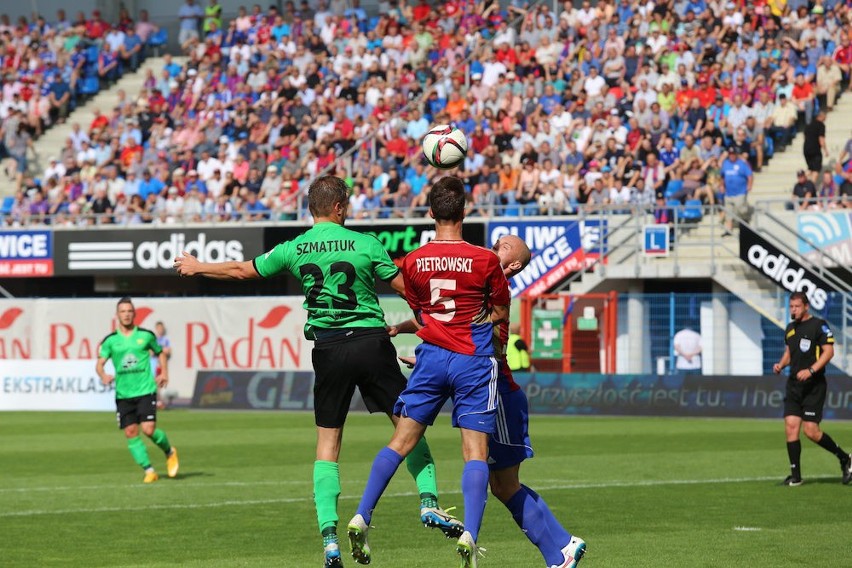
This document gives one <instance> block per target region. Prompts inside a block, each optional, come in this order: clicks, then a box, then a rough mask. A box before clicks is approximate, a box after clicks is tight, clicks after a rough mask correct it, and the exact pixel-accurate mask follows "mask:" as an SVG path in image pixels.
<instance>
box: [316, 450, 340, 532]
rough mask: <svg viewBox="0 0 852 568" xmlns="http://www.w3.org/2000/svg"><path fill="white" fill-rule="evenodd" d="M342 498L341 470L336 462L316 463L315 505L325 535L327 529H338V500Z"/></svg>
mask: <svg viewBox="0 0 852 568" xmlns="http://www.w3.org/2000/svg"><path fill="white" fill-rule="evenodd" d="M338 497H340V469H339V467H338V465H337V463H335V462H330V461H322V460H317V461H315V462H314V503H315V504H316V507H317V523H318V524H319V529H320V532H322V533H323V535H326V534H328V533H329V531H327V530H326V529H328V528H333V529H334V532H336V529H337V521H338V520H339V519H338V517H337V498H338Z"/></svg>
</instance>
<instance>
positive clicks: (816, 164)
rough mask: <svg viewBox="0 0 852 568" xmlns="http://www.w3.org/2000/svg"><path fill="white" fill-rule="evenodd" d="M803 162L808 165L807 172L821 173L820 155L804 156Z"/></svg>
mask: <svg viewBox="0 0 852 568" xmlns="http://www.w3.org/2000/svg"><path fill="white" fill-rule="evenodd" d="M805 162H806V163H807V164H808V170H810V171H812V172H821V171H822V153H819V154H805Z"/></svg>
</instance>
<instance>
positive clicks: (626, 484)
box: [0, 476, 830, 518]
mask: <svg viewBox="0 0 852 568" xmlns="http://www.w3.org/2000/svg"><path fill="white" fill-rule="evenodd" d="M825 477H830V476H822V478H825ZM815 478H817V477H816V476H811V477H810V479H815ZM775 479H777V476H773V477H739V478H736V477H725V478H719V479H671V480H649V481H638V482H637V481H613V482H604V483H581V484H571V483H567V484H560V485H549V486H538V487H536V488H535V489H536V491H558V490H570V489H609V488H630V487H655V486H664V485H702V484H724V483H751V482H756V481H772V480H775ZM235 483H239V482H235ZM274 483H276V482H246V483H245V484H244V485H261V484H264V485H271V484H274ZM209 485H211V484H200V483H199V484H195V485H193V486H194V487H205V486H209ZM222 485H224V484H222ZM155 487H156V486H155ZM155 487H151V489H155ZM441 494H442V495H460V494H461V491H459V490H454V491H442V492H441ZM416 495H418V493H415V492H403V493H388V494H387V495H385V496H384V497H386V498H389V497H412V496H416ZM360 498H361V496H360V495H341V496H340V499H343V500H354V499H360ZM311 501H313V498H312V497H289V498H280V499H251V500H244V501H236V500H228V501H216V502H212V503H188V504H164V505H149V506H147V507H142V510H173V509H207V508H213V507H232V506H233V507H239V506H246V505H274V504H282V503H307V502H311ZM138 510H140V507H139V506H134V507H92V508H88V509H57V510H48V509H30V510H24V511H4V512H0V518H7V517H34V516H41V515H73V514H79V513H117V512H121V511H138Z"/></svg>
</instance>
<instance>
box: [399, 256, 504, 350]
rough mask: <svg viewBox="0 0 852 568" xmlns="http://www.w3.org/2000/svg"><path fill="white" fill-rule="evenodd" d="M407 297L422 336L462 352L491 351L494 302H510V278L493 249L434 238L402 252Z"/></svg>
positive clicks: (441, 345)
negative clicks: (415, 248)
mask: <svg viewBox="0 0 852 568" xmlns="http://www.w3.org/2000/svg"><path fill="white" fill-rule="evenodd" d="M402 275H403V279H404V281H405V299H406V300H407V301H408V305H409V306H410V307H411V309H412V310H414V313H415V314H416V315H417V317H418V319H419V320H420V323H421V324H422V325H423V328H422V329H421V330H420V331H418V332H417V335H418V336H419V337H420V339H422V340H423V341H425V342H427V343H431V344H433V345H437V346H438V347H443V348H444V349H447V350H449V351H453V352H455V353H461V354H463V355H483V356H493V355H495V354H496V353H495V351H494V345H493V341H492V339H493V336H494V329H493V327H494V326H493V325H492V323H491V308H492V307H493V306H508V305H509V302H510V301H511V296H510V294H509V283H508V281H507V280H506V276H505V275H504V274H503V269H502V268H501V267H500V261H499V259H498V258H497V255H496V254H494V253H493V252H492V251H490V250H488V249H485V248H482V247H477V246H474V245H472V244H470V243H468V242H465V241H432V242H430V243H428V244H426V245H424V246H422V247H420V248H419V249H417V250H415V251H413V252H411V253H409V254H408V256H406V257H405V260H404V261H403V264H402Z"/></svg>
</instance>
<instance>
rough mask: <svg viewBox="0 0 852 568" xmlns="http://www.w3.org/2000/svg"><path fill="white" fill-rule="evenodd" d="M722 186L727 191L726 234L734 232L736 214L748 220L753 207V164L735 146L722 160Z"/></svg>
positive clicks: (729, 149)
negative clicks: (750, 164) (744, 158)
mask: <svg viewBox="0 0 852 568" xmlns="http://www.w3.org/2000/svg"><path fill="white" fill-rule="evenodd" d="M721 170H722V171H721V175H722V188H723V189H724V191H725V233H724V235H725V236H729V235H731V234H732V231H733V229H734V215H736V216H738V217H740V218H742V219H743V220H744V221H748V220H749V219H750V218H751V207H750V206H749V204H748V193H749V192H750V191H751V186H752V183H753V182H754V174H753V173H752V171H751V166H749V164H748V162H747V161H745V160H743V159H742V157H741V156H740V155H739V154H738V153H737V149H736V147H734V146H731V147H729V148H728V157H727V158H726V159H725V161H724V162H722V168H721Z"/></svg>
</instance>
